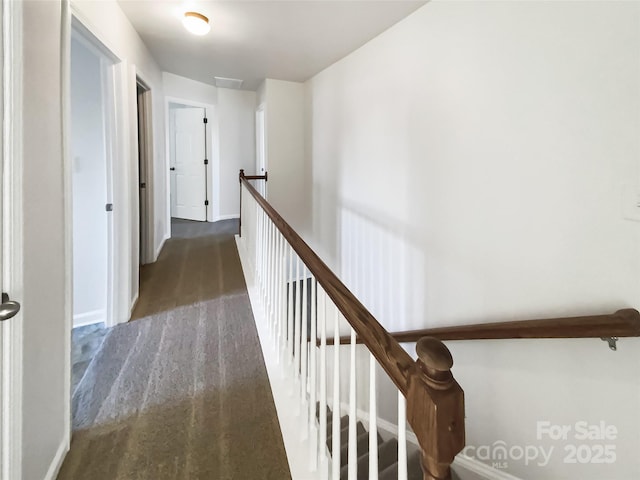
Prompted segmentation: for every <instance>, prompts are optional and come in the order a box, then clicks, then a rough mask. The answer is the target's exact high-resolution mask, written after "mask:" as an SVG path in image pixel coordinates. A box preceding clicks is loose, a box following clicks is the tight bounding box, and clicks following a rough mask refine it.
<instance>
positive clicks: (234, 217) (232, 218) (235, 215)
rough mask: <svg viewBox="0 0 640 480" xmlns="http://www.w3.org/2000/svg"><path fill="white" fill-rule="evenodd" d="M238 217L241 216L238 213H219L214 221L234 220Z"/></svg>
mask: <svg viewBox="0 0 640 480" xmlns="http://www.w3.org/2000/svg"><path fill="white" fill-rule="evenodd" d="M236 218H240V215H238V214H232V215H218V216H217V217H216V219H215V220H214V221H215V222H219V221H220V220H234V219H236Z"/></svg>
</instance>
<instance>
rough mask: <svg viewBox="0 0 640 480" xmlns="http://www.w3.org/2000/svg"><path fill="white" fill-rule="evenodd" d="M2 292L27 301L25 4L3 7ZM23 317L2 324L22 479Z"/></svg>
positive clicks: (3, 424) (14, 454)
mask: <svg viewBox="0 0 640 480" xmlns="http://www.w3.org/2000/svg"><path fill="white" fill-rule="evenodd" d="M1 9H2V12H1V16H2V19H1V21H0V39H1V40H0V41H1V44H2V45H1V51H2V64H1V67H0V68H1V75H0V78H1V85H2V97H0V110H1V114H2V134H1V136H0V144H1V152H2V153H1V160H0V161H1V163H2V165H1V168H0V203H1V205H0V215H1V217H2V220H1V221H0V229H1V232H0V272H1V274H0V290H1V291H5V292H7V293H9V294H10V296H11V297H12V300H18V301H21V300H22V261H21V258H22V251H23V250H22V189H21V186H22V62H21V61H20V59H21V58H22V40H21V39H22V37H21V33H22V4H21V2H10V1H3V2H2V3H1ZM22 331H23V327H22V314H21V313H18V315H16V316H15V317H13V318H12V319H11V320H9V321H5V322H0V478H22Z"/></svg>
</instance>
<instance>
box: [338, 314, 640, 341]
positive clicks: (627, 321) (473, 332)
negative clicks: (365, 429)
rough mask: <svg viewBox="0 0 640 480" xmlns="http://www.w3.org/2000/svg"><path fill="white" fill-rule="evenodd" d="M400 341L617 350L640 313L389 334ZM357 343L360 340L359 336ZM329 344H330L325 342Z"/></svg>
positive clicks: (639, 330) (637, 325) (637, 333)
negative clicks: (569, 344) (567, 344)
mask: <svg viewBox="0 0 640 480" xmlns="http://www.w3.org/2000/svg"><path fill="white" fill-rule="evenodd" d="M389 335H391V336H392V337H393V338H395V339H396V340H397V341H398V342H400V343H413V342H417V341H419V340H420V339H421V338H423V337H434V338H437V339H439V340H506V339H518V338H537V339H544V338H547V339H553V338H599V339H601V340H604V341H606V342H607V343H608V345H609V348H610V349H611V350H614V351H615V350H616V349H617V342H618V340H619V339H620V338H626V337H640V312H638V311H637V310H635V309H633V308H623V309H621V310H617V311H616V312H614V313H610V314H605V315H583V316H576V317H560V318H544V319H538V320H515V321H512V322H492V323H476V324H471V325H456V326H450V327H438V328H424V329H421V330H408V331H406V332H391V333H389ZM356 342H357V343H362V342H363V340H361V339H360V338H357V339H356ZM329 343H332V342H331V341H329ZM349 343H351V338H350V337H348V336H342V337H340V344H342V345H348V344H349Z"/></svg>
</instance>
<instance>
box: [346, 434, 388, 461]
mask: <svg viewBox="0 0 640 480" xmlns="http://www.w3.org/2000/svg"><path fill="white" fill-rule="evenodd" d="M380 443H382V437H380V434H378V445H379V444H380ZM356 452H358V455H357V457H358V458H360V457H362V456H363V455H365V454H367V453H368V452H369V432H367V431H365V432H364V433H363V434H361V435H358V438H357V439H356ZM348 461H349V441H348V440H347V442H346V443H344V444H341V447H340V467H341V468H342V467H344V466H345V465H346V464H347V462H348Z"/></svg>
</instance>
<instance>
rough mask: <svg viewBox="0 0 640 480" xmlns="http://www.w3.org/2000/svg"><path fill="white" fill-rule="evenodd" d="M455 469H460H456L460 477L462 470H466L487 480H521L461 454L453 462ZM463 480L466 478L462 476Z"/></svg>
mask: <svg viewBox="0 0 640 480" xmlns="http://www.w3.org/2000/svg"><path fill="white" fill-rule="evenodd" d="M453 467H454V468H456V467H458V468H457V469H456V473H458V474H459V475H460V474H461V471H460V469H464V470H467V471H469V472H472V473H474V474H475V475H476V476H478V477H480V478H482V479H486V480H521V479H520V478H519V477H516V476H514V475H511V474H510V473H507V472H505V471H503V470H498V469H497V468H493V467H490V466H489V465H487V464H486V463H482V462H481V461H479V460H476V459H475V458H471V457H467V456H466V455H463V454H461V453H459V454H458V455H457V456H456V458H455V459H454V460H453ZM461 478H464V476H462V475H461Z"/></svg>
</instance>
